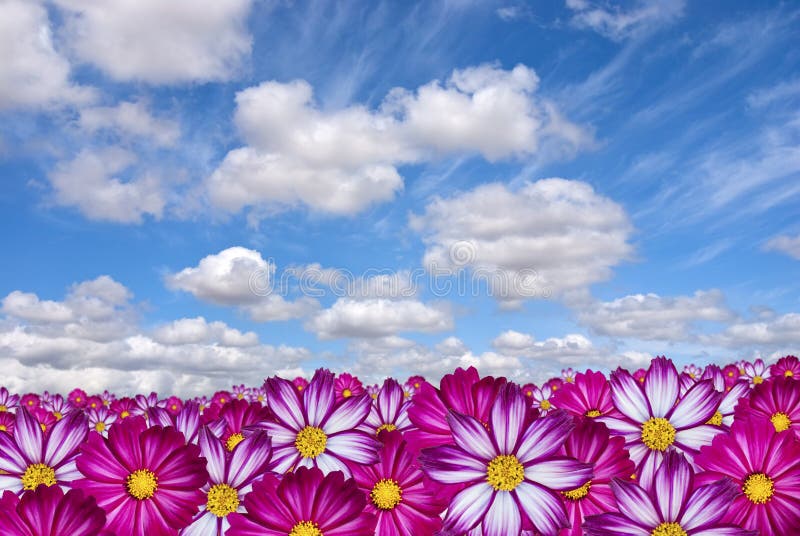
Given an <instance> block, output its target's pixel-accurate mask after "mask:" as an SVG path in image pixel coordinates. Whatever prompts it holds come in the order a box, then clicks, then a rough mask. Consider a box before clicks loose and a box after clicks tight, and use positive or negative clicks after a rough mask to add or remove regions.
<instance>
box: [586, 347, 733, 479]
mask: <svg viewBox="0 0 800 536" xmlns="http://www.w3.org/2000/svg"><path fill="white" fill-rule="evenodd" d="M678 392H679V379H678V371H677V370H676V369H675V365H674V364H673V363H672V361H670V360H668V359H666V358H663V357H658V358H655V359H654V360H653V361H652V363H651V364H650V369H649V370H648V372H647V375H646V377H645V381H644V386H642V385H640V384H639V383H638V382H637V381H636V380H635V379H634V378H633V376H631V374H630V373H629V372H627V371H626V370H623V369H621V368H620V369H617V371H616V372H614V373H613V374H612V375H611V393H612V398H613V400H614V405H615V406H616V407H617V409H618V410H619V411H620V412H621V413H622V415H623V416H622V418H614V417H600V418H599V419H600V420H601V421H602V422H604V423H605V424H606V426H608V428H609V429H610V430H611V432H612V433H613V434H616V435H621V436H622V437H624V438H625V444H626V446H627V448H628V449H629V451H630V455H631V459H632V460H633V461H634V463H636V466H637V475H638V477H639V478H640V480H641V481H642V483H643V485H645V486H649V485H650V482H651V481H652V478H653V476H654V475H655V471H656V469H657V468H658V466H659V465H661V461H662V460H663V459H664V454H665V453H666V452H668V451H672V450H679V451H681V452H683V453H685V454H687V455H688V456H690V457H691V456H693V455H694V454H696V453H697V452H698V451H699V449H700V447H701V446H703V445H709V444H711V440H712V439H713V438H714V436H715V435H717V434H718V433H720V432H722V429H721V428H719V427H717V426H713V425H709V424H706V423H708V422H709V420H710V419H711V418H712V417H713V416H714V414H715V413H716V411H717V408H718V407H719V402H720V399H721V397H722V394H721V393H717V392H716V391H715V390H714V386H713V384H712V383H711V381H709V380H703V381H701V382H698V383H697V384H695V385H694V386H693V387H692V388H691V389H689V391H688V392H687V393H686V395H685V396H684V397H683V398H681V399H680V400H678Z"/></svg>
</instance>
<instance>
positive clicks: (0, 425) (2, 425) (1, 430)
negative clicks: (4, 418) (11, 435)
mask: <svg viewBox="0 0 800 536" xmlns="http://www.w3.org/2000/svg"><path fill="white" fill-rule="evenodd" d="M0 432H8V428H6V425H5V424H0Z"/></svg>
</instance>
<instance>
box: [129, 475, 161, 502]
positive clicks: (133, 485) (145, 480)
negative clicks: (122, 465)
mask: <svg viewBox="0 0 800 536" xmlns="http://www.w3.org/2000/svg"><path fill="white" fill-rule="evenodd" d="M125 487H126V488H127V489H128V493H130V495H131V497H133V498H135V499H139V500H140V501H141V500H144V499H149V498H150V497H152V496H153V494H155V492H156V489H158V477H157V476H156V475H155V473H153V472H152V471H150V470H148V469H139V470H138V471H134V472H132V473H131V474H129V475H128V478H126V479H125Z"/></svg>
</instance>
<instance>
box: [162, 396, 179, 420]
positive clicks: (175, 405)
mask: <svg viewBox="0 0 800 536" xmlns="http://www.w3.org/2000/svg"><path fill="white" fill-rule="evenodd" d="M164 409H166V410H167V412H169V414H170V415H172V416H173V417H174V416H176V415H177V414H178V413H180V412H181V410H182V409H183V400H181V399H180V398H178V397H177V396H171V397H169V398H168V399H167V400H166V401H165V403H164Z"/></svg>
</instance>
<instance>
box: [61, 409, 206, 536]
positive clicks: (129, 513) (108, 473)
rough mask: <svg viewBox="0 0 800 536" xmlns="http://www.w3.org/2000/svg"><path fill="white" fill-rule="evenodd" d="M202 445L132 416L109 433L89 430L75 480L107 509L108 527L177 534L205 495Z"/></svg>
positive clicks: (144, 534)
mask: <svg viewBox="0 0 800 536" xmlns="http://www.w3.org/2000/svg"><path fill="white" fill-rule="evenodd" d="M205 465H206V460H205V459H204V458H201V457H200V447H198V446H197V445H194V444H189V445H187V444H186V443H185V441H184V437H183V434H181V433H180V432H178V431H176V430H175V429H174V428H171V427H167V428H163V427H161V426H153V427H151V428H147V427H146V425H145V422H144V419H143V418H141V417H131V418H128V419H125V420H123V421H120V422H117V423H116V424H114V426H112V427H111V430H110V431H109V433H108V438H107V439H106V438H104V437H102V436H101V435H100V434H97V433H94V432H93V433H91V434H90V435H89V440H88V441H87V442H86V444H84V445H83V447H81V456H80V457H79V458H78V469H79V470H80V472H81V473H83V475H84V476H85V478H84V479H82V480H78V481H76V482H74V483H73V485H74V487H76V488H80V489H83V490H84V491H85V492H87V493H89V494H91V495H93V496H94V497H95V498H96V499H97V503H98V504H99V505H100V506H101V507H102V508H103V509H104V510H105V511H106V515H107V527H108V528H109V529H113V528H115V527H125V530H129V531H130V532H129V533H126V534H131V535H132V536H151V535H155V534H159V535H161V534H177V531H178V530H179V529H181V528H183V527H186V526H187V525H189V523H191V521H192V516H193V515H194V514H195V513H196V512H197V509H198V506H200V505H201V504H202V503H203V501H204V500H205V495H203V493H202V492H201V491H200V489H199V488H200V487H201V486H203V485H204V484H205V483H206V481H207V480H208V473H207V472H206V467H205Z"/></svg>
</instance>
